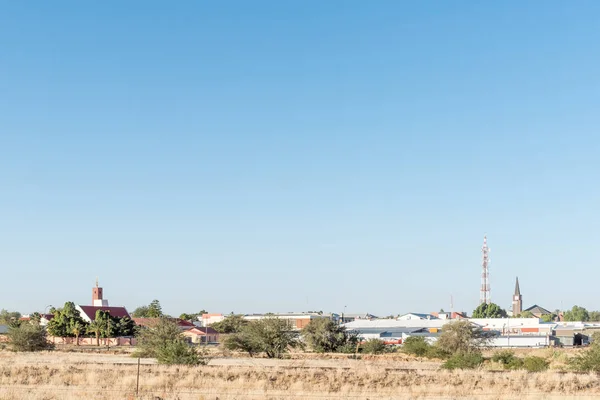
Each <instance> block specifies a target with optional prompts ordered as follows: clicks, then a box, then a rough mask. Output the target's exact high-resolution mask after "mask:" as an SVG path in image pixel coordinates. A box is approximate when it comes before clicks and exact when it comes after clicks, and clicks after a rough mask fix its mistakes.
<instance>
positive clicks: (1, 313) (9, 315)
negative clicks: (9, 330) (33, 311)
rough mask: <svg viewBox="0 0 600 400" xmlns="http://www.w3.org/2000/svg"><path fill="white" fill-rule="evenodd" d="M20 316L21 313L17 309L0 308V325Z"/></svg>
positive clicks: (8, 323)
mask: <svg viewBox="0 0 600 400" xmlns="http://www.w3.org/2000/svg"><path fill="white" fill-rule="evenodd" d="M19 318H21V313H20V312H18V311H8V310H5V309H4V308H3V309H2V310H0V325H10V324H11V323H13V322H15V321H18V320H19Z"/></svg>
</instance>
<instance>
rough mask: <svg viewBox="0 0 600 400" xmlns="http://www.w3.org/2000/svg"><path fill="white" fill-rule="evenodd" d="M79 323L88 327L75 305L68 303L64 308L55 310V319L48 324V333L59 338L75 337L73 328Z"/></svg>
mask: <svg viewBox="0 0 600 400" xmlns="http://www.w3.org/2000/svg"><path fill="white" fill-rule="evenodd" d="M77 323H79V324H81V325H84V326H85V325H86V322H85V321H84V320H83V318H81V315H80V313H79V311H78V310H77V308H76V307H75V303H73V302H71V301H68V302H66V303H65V305H64V306H63V308H61V309H58V310H55V312H54V317H53V318H52V319H51V320H50V322H49V323H48V333H49V334H50V335H52V336H58V337H75V335H74V334H73V326H74V325H75V324H77Z"/></svg>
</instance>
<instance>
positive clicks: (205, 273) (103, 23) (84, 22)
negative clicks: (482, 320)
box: [0, 1, 600, 314]
mask: <svg viewBox="0 0 600 400" xmlns="http://www.w3.org/2000/svg"><path fill="white" fill-rule="evenodd" d="M599 15H600V3H598V2H594V1H579V2H575V3H568V4H567V3H565V2H559V1H548V2H535V1H532V2H526V3H525V4H524V3H522V2H517V1H507V2H502V3H497V4H496V3H494V4H492V3H491V2H485V3H481V4H477V3H476V2H466V1H458V2H430V3H428V4H417V3H415V2H412V3H409V2H401V1H378V2H363V1H327V2H317V1H307V2H278V1H257V2H246V1H231V2H202V1H199V2H186V1H183V2H176V3H173V4H168V5H167V4H165V3H164V2H147V1H144V2H141V1H140V2H127V3H126V4H125V3H123V2H116V1H107V2H102V3H101V4H100V3H97V4H92V3H89V2H61V3H55V2H41V1H40V2H34V3H23V2H16V1H2V2H0V43H1V50H0V93H1V94H2V95H1V96H0V265H1V266H2V277H1V279H0V308H8V309H17V310H20V311H22V312H30V311H35V310H38V311H39V310H42V309H43V308H44V307H45V306H46V305H48V304H53V305H60V304H62V303H64V302H65V301H68V300H72V301H75V302H77V303H82V304H87V302H89V301H90V296H91V287H92V285H93V283H94V280H95V277H96V276H99V278H100V282H101V285H102V286H103V287H104V291H105V295H106V297H107V298H109V300H110V301H111V302H112V303H113V304H115V305H120V304H123V305H127V306H128V307H129V308H131V309H133V308H135V307H136V306H138V305H142V304H147V303H149V302H150V301H151V300H152V299H154V298H157V299H159V300H160V301H161V303H162V305H163V308H164V309H165V310H166V311H168V312H170V313H180V312H183V311H186V312H192V311H197V310H200V309H202V308H204V309H207V310H210V311H212V312H225V313H228V312H231V311H235V312H265V311H302V310H323V311H333V312H341V311H342V310H343V307H344V306H345V305H346V306H347V312H371V313H375V314H392V313H393V314H397V313H403V312H408V311H437V310H439V309H440V308H445V309H449V307H450V305H449V303H450V295H451V294H452V295H453V296H454V303H455V308H456V309H461V310H466V311H469V312H470V311H472V309H473V308H474V307H475V306H476V305H477V303H478V299H479V284H480V258H481V254H480V247H481V242H482V238H483V235H484V233H487V235H488V239H489V245H490V247H491V248H492V253H491V258H492V264H491V284H492V299H493V300H494V301H495V302H498V303H499V304H500V305H502V306H504V307H509V306H510V300H511V295H512V290H513V288H514V279H515V276H517V275H518V276H519V280H520V283H521V290H522V292H523V296H524V303H525V305H526V306H529V305H532V304H533V303H537V304H539V305H542V306H544V307H546V308H549V309H555V308H560V307H561V305H562V307H564V308H567V307H570V306H572V305H573V304H579V305H581V306H585V307H587V308H589V309H600V302H599V301H598V298H597V296H596V293H597V281H598V278H600V273H599V272H598V261H597V257H596V254H595V249H596V247H597V244H598V242H599V240H600V234H599V233H598V229H597V227H598V226H599V223H600V217H599V216H598V211H597V210H598V205H600V190H599V189H598V185H597V181H598V177H599V173H600V161H599V157H598V154H599V151H600V135H599V134H598V126H600V114H599V113H598V109H600V77H599V75H598V71H599V70H600V47H599V46H598V42H599V41H600V31H599V30H598V23H599V22H600V21H599Z"/></svg>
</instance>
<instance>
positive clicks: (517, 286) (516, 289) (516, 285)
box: [515, 276, 521, 296]
mask: <svg viewBox="0 0 600 400" xmlns="http://www.w3.org/2000/svg"><path fill="white" fill-rule="evenodd" d="M520 295H521V289H520V288H519V277H518V276H517V283H516V284H515V296H520Z"/></svg>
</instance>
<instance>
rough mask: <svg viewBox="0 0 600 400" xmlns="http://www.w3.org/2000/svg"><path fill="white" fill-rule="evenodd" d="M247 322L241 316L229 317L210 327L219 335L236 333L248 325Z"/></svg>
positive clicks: (233, 315)
mask: <svg viewBox="0 0 600 400" xmlns="http://www.w3.org/2000/svg"><path fill="white" fill-rule="evenodd" d="M248 322H249V321H248V320H247V319H245V318H244V316H243V315H235V314H232V315H229V316H227V317H225V319H223V320H222V321H220V322H215V323H214V324H211V325H210V327H211V328H213V329H214V330H215V331H217V332H219V333H237V332H240V331H241V330H242V328H243V327H244V326H246V325H247V324H248Z"/></svg>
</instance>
